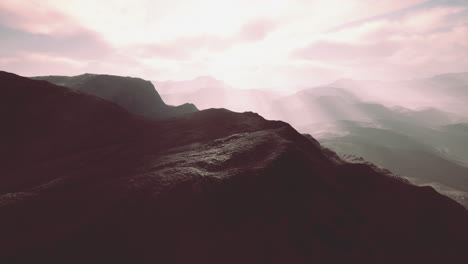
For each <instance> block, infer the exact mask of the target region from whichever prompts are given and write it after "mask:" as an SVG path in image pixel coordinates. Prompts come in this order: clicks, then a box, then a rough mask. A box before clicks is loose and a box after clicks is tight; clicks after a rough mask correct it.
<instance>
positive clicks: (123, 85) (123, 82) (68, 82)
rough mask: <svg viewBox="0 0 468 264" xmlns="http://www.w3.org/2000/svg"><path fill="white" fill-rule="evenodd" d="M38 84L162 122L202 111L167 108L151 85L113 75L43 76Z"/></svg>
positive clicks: (189, 107)
mask: <svg viewBox="0 0 468 264" xmlns="http://www.w3.org/2000/svg"><path fill="white" fill-rule="evenodd" d="M32 79H35V80H46V81H48V82H51V83H54V84H57V85H61V86H65V87H68V88H71V89H73V90H77V91H81V92H85V93H88V94H92V95H95V96H98V97H100V98H102V99H105V100H108V101H111V102H114V103H116V104H118V105H120V106H121V107H123V108H125V109H126V110H128V111H129V112H131V113H134V114H137V115H141V116H144V117H149V118H153V119H162V118H167V117H174V116H178V115H181V114H186V113H192V112H196V111H198V109H197V108H196V107H195V105H193V104H186V103H184V104H181V105H180V106H169V105H166V104H165V103H164V102H163V100H162V99H161V96H159V94H158V92H157V91H156V90H155V89H154V86H153V84H152V83H151V82H150V81H145V80H143V79H140V78H131V77H121V76H113V75H100V74H83V75H78V76H71V77H69V76H39V77H32Z"/></svg>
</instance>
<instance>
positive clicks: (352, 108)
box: [160, 73, 468, 208]
mask: <svg viewBox="0 0 468 264" xmlns="http://www.w3.org/2000/svg"><path fill="white" fill-rule="evenodd" d="M210 80H214V79H210ZM160 84H161V87H168V89H166V90H167V91H171V93H170V95H168V96H166V94H169V92H165V93H162V94H163V97H164V98H168V100H174V99H177V100H178V101H177V102H183V101H184V100H185V101H187V100H188V101H195V102H197V105H198V104H199V103H200V104H201V105H202V106H203V107H202V108H209V107H225V108H228V109H235V110H238V111H243V110H249V111H255V112H258V113H260V114H261V115H262V116H265V117H266V118H269V119H277V120H285V121H287V122H288V123H290V124H291V125H293V126H294V127H295V128H297V129H298V130H299V131H301V132H304V133H309V134H312V135H313V136H314V137H315V138H317V139H318V140H319V141H320V142H321V143H323V144H324V145H325V146H327V147H329V148H331V149H332V150H334V151H336V152H338V153H339V155H340V156H341V157H342V158H346V157H348V156H349V155H350V154H351V155H354V156H361V157H363V158H364V159H366V160H369V161H372V162H373V163H375V164H376V165H378V166H381V167H384V168H387V169H390V170H391V171H393V172H395V173H398V174H399V175H401V176H402V177H405V178H407V179H409V180H411V181H412V182H414V183H417V184H421V185H431V186H433V187H434V188H436V190H437V191H439V192H441V193H444V194H446V195H449V196H450V197H451V198H453V199H455V200H456V201H458V202H460V203H461V204H463V205H465V206H466V207H467V208H468V188H467V187H468V151H467V149H468V146H467V142H468V137H467V135H468V134H467V133H466V131H465V130H463V127H464V123H468V115H467V113H468V109H467V111H464V110H463V109H465V108H466V105H468V97H466V91H468V90H467V89H466V88H467V87H468V74H467V73H452V74H443V75H439V76H435V77H431V78H425V79H415V80H409V81H398V82H381V81H359V80H346V79H342V80H338V81H336V82H333V83H331V84H329V85H322V86H317V87H311V88H307V89H304V90H301V91H299V92H296V93H293V94H290V95H287V96H279V95H276V96H268V93H269V92H267V91H257V90H240V91H238V92H237V93H239V94H242V96H236V92H233V91H232V90H235V89H232V88H231V89H229V88H226V87H228V86H227V85H226V84H224V83H222V82H221V81H216V82H215V81H211V82H207V81H205V82H200V81H198V80H192V81H184V82H166V83H160ZM169 84H170V85H169ZM203 85H206V86H203ZM193 87H196V89H192V88H193ZM203 87H205V88H203ZM186 90H189V91H190V93H187V92H184V91H186ZM226 90H229V92H226ZM263 93H264V94H263ZM210 95H215V96H214V97H215V98H217V99H216V100H209V98H213V97H210ZM410 106H412V107H410ZM414 106H418V107H414ZM453 111H454V112H453Z"/></svg>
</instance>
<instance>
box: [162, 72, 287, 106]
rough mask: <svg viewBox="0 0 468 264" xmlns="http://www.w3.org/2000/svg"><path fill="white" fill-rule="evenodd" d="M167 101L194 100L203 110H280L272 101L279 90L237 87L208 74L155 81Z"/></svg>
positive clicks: (277, 96)
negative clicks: (182, 79) (276, 108)
mask: <svg viewBox="0 0 468 264" xmlns="http://www.w3.org/2000/svg"><path fill="white" fill-rule="evenodd" d="M153 83H154V85H155V86H156V89H157V90H158V91H159V92H160V93H161V96H162V97H163V98H164V100H165V101H166V102H168V103H171V104H182V103H183V102H193V103H194V104H195V105H197V107H199V108H200V109H208V108H226V109H230V110H233V111H240V112H244V111H253V112H258V113H263V114H266V113H270V112H276V111H275V107H274V105H272V102H273V101H274V100H275V99H277V98H279V97H280V95H279V94H277V93H276V92H273V91H269V90H262V89H236V88H232V87H231V86H229V85H228V84H226V83H224V82H223V81H220V80H217V79H215V78H212V77H208V76H201V77H197V78H195V79H193V80H187V81H165V82H157V81H154V82H153Z"/></svg>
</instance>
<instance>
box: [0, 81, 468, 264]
mask: <svg viewBox="0 0 468 264" xmlns="http://www.w3.org/2000/svg"><path fill="white" fill-rule="evenodd" d="M0 79H1V80H2V88H3V87H7V86H8V87H9V88H8V90H11V91H12V92H10V93H8V94H7V96H4V97H1V99H0V100H2V102H1V103H5V102H13V103H11V105H10V107H14V102H15V99H17V98H18V97H21V96H25V97H28V98H31V100H32V99H34V102H35V107H34V108H35V109H38V111H43V110H39V109H47V108H48V107H49V106H48V105H50V102H49V101H48V100H46V98H55V100H57V102H58V101H60V100H59V98H62V97H64V100H65V98H66V97H67V96H71V97H70V98H69V100H70V101H73V102H74V103H76V105H82V106H83V107H85V106H86V105H89V104H91V102H98V103H96V105H95V108H94V111H95V112H96V113H101V115H103V116H102V118H103V119H108V120H115V121H114V122H109V123H107V124H106V125H101V124H99V122H98V121H97V120H96V121H93V118H92V117H88V114H87V113H83V116H81V115H79V114H73V119H65V120H62V119H58V117H57V114H56V113H57V111H54V112H52V113H48V114H47V115H44V116H43V117H42V119H40V122H39V123H38V122H37V121H35V119H34V118H31V116H30V115H31V113H32V112H34V109H29V108H28V109H26V110H24V107H25V105H27V104H20V105H18V106H16V108H12V109H14V110H11V111H9V114H10V115H11V116H16V115H18V117H19V116H21V117H23V120H21V122H22V123H21V124H22V125H21V126H20V127H18V128H17V129H20V130H19V131H13V132H20V131H22V133H24V134H27V136H28V137H29V138H30V139H29V140H30V142H35V141H36V140H37V141H42V142H47V143H48V144H50V145H56V146H59V148H58V149H55V148H54V149H50V150H49V152H48V153H49V155H48V156H47V157H45V156H44V157H43V158H42V159H41V160H39V159H36V158H34V157H36V155H38V154H37V153H40V152H41V149H35V148H32V149H27V148H26V147H24V148H23V149H21V150H18V151H20V152H21V153H28V152H30V153H31V154H29V156H31V157H33V158H30V160H31V162H28V163H23V164H22V166H21V168H10V169H9V170H7V171H5V172H4V173H2V178H4V179H12V178H26V179H29V178H34V177H38V178H39V179H40V180H37V181H35V182H29V183H28V184H27V185H23V186H20V185H12V186H10V187H9V189H8V190H3V191H2V192H1V196H0V233H1V234H2V236H1V237H0V260H1V261H2V262H3V263H10V262H12V263H31V262H36V263H83V262H86V263H155V262H157V263H313V262H316V263H345V262H346V263H441V262H455V261H463V260H464V259H466V258H467V257H468V254H467V252H466V244H467V243H468V241H467V239H468V227H467V226H466V223H467V222H468V213H467V211H466V210H465V209H464V208H463V207H461V206H460V205H458V204H457V203H455V202H453V201H451V200H450V199H448V198H446V197H444V196H441V195H439V194H438V193H436V192H435V191H434V190H433V189H431V188H428V187H425V188H421V187H415V186H412V185H409V184H407V183H405V182H404V181H401V180H399V179H397V178H394V177H389V176H386V175H384V174H381V173H379V172H377V171H375V170H374V169H372V168H371V167H369V166H367V165H364V164H349V163H346V162H343V161H341V160H340V159H339V158H337V156H336V155H335V154H334V153H332V152H330V151H328V150H324V149H322V148H321V147H320V145H319V144H318V143H317V142H316V141H315V140H314V139H312V138H310V137H305V136H303V135H301V134H299V133H297V132H296V131H295V130H294V129H293V128H292V127H291V126H289V125H288V124H286V123H283V122H274V121H267V120H265V119H263V118H262V117H260V116H259V115H257V114H253V113H243V114H239V113H233V112H230V111H227V110H217V109H212V110H206V111H201V112H197V113H193V114H188V115H185V116H183V117H180V118H174V119H168V120H164V121H157V122H156V121H147V120H142V119H138V118H134V117H132V116H130V115H129V114H127V113H126V112H124V111H122V110H119V109H118V108H117V107H116V106H115V105H113V104H111V103H107V102H105V101H102V100H99V99H96V98H95V97H92V96H88V95H84V94H79V93H78V94H77V93H72V94H71V95H69V94H70V93H71V91H70V90H68V89H66V88H62V87H58V86H54V85H50V84H47V83H46V82H40V81H31V80H28V79H25V78H21V77H18V76H14V75H11V74H6V73H2V74H1V76H0ZM4 79H15V81H14V82H7V83H4V81H3V80H4ZM3 89H5V88H3ZM30 90H34V91H37V92H36V93H30ZM19 95H20V96H19ZM4 101H5V102H4ZM70 103H71V102H69V104H70ZM69 104H67V105H69ZM63 107H64V108H63V113H61V114H65V115H66V116H68V115H69V114H70V113H73V111H74V110H73V109H75V107H69V108H68V107H66V106H63ZM49 118H50V119H49ZM15 120H17V119H14V118H11V119H9V120H8V123H7V125H8V127H13V125H12V124H11V123H10V122H16V121H15ZM74 120H77V121H76V122H80V120H87V122H89V123H86V124H87V128H88V129H91V128H92V127H95V126H96V127H101V128H102V131H103V132H102V133H101V134H100V133H95V134H86V133H87V132H86V131H87V130H84V131H83V130H76V129H75V128H76V127H74V125H73V124H74V122H75V121H74ZM57 122H58V123H62V125H61V126H59V125H58V124H57V125H56V126H59V127H60V129H61V130H60V131H61V133H60V134H67V139H68V143H67V142H62V141H60V140H62V139H61V138H60V137H56V135H55V134H53V133H52V131H46V132H44V133H43V134H39V136H37V135H36V134H35V133H33V132H32V131H35V130H39V131H41V130H42V129H43V128H41V127H43V125H44V124H49V123H57ZM94 122H95V124H94ZM68 127H70V129H68ZM123 127H125V129H124V130H123V132H119V130H120V129H122V128H123ZM52 130H53V129H52ZM26 131H31V132H30V133H28V132H26ZM106 131H107V133H106ZM83 133H84V134H85V135H88V136H87V137H86V138H85V139H82V137H83ZM16 134H17V133H11V135H10V141H11V142H12V143H11V146H12V147H13V149H16V146H17V145H21V144H22V143H19V141H21V140H22V138H18V137H16V136H15V135H16ZM107 135H112V138H113V140H112V141H110V142H109V141H107V139H106V137H107ZM77 139H82V140H80V143H79V144H78V143H76V142H78V141H77ZM57 140H58V141H57ZM96 142H102V144H101V145H96V144H95V143H96ZM69 146H75V147H76V149H74V150H73V151H70V152H63V151H62V150H61V149H65V148H68V147H69ZM41 157H42V156H41ZM10 159H11V162H15V160H16V159H21V155H17V156H15V157H14V158H10ZM25 175H28V176H25ZM44 175H47V176H46V177H44Z"/></svg>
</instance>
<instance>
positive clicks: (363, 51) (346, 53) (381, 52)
mask: <svg viewBox="0 0 468 264" xmlns="http://www.w3.org/2000/svg"><path fill="white" fill-rule="evenodd" d="M397 49H398V46H397V45H395V43H392V42H383V43H374V44H348V43H338V42H325V41H320V42H317V43H313V44H311V45H309V46H307V47H305V48H302V49H298V50H295V51H293V53H292V54H293V56H294V57H295V58H300V59H307V60H338V61H340V60H344V61H346V60H364V59H368V58H379V57H388V56H391V55H392V54H394V53H395V51H396V50H397Z"/></svg>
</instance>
